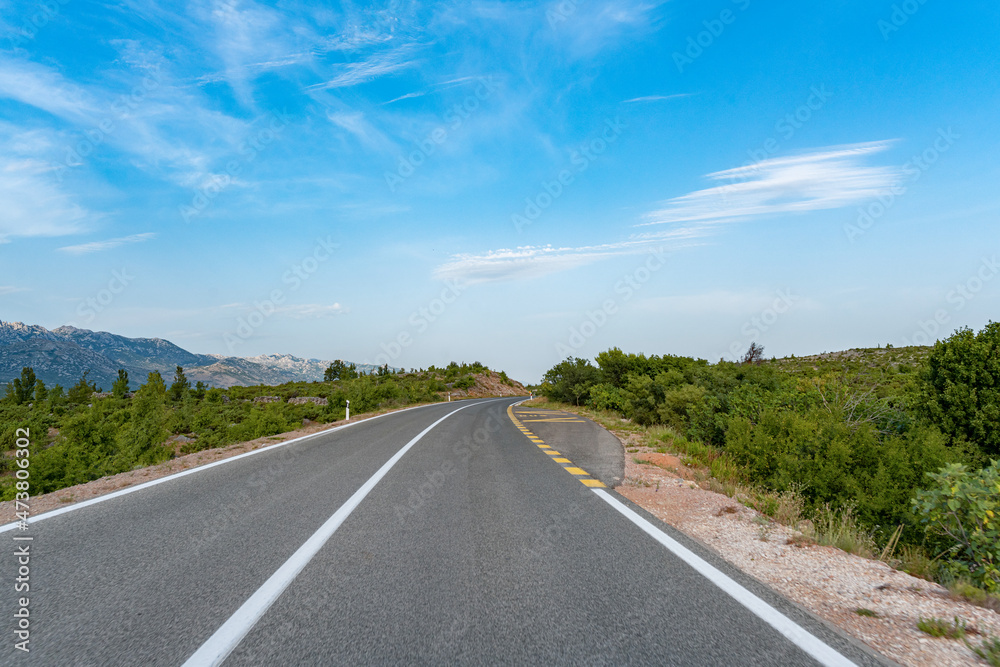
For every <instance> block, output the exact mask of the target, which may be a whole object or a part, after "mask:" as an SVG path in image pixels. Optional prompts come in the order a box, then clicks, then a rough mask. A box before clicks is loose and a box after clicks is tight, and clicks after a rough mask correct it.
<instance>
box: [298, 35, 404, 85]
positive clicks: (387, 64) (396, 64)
mask: <svg viewBox="0 0 1000 667" xmlns="http://www.w3.org/2000/svg"><path fill="white" fill-rule="evenodd" d="M413 52H414V48H413V47H412V46H410V45H404V46H401V47H399V48H397V49H393V50H391V51H387V52H385V53H376V54H372V55H370V56H368V57H367V58H365V59H363V60H358V61H356V62H352V63H347V64H346V65H344V66H342V67H341V71H340V73H339V74H337V75H336V76H334V77H333V78H331V79H329V80H328V81H326V82H324V83H317V84H314V85H312V86H308V87H307V88H306V90H327V89H329V88H347V87H350V86H356V85H358V84H361V83H367V82H369V81H371V80H373V79H377V78H379V77H382V76H386V75H387V74H392V73H394V72H398V71H400V70H403V69H406V68H408V67H413V66H415V65H416V64H417V62H416V61H414V60H413V57H412V56H413Z"/></svg>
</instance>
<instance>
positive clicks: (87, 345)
mask: <svg viewBox="0 0 1000 667" xmlns="http://www.w3.org/2000/svg"><path fill="white" fill-rule="evenodd" d="M345 363H350V362H345ZM329 365H330V361H329V360H322V359H301V358H299V357H293V356H292V355H290V354H263V355H260V356H257V357H225V356H222V355H218V354H194V353H193V352H188V351H187V350H185V349H184V348H181V347H178V346H177V345H174V344H173V343H171V342H170V341H168V340H162V339H160V338H126V337H124V336H118V335H115V334H112V333H107V332H105V331H89V330H87V329H77V328H76V327H70V326H63V327H59V328H58V329H53V330H52V331H49V330H48V329H46V328H45V327H40V326H36V325H29V324H23V323H21V322H4V321H2V320H0V383H4V384H5V383H7V382H10V381H11V380H12V379H14V378H15V377H18V376H19V375H20V374H21V369H22V368H23V367H24V366H31V367H32V368H33V369H34V371H35V375H37V376H38V377H40V378H41V379H42V380H44V381H45V384H47V385H49V386H52V385H54V384H61V385H62V386H63V387H69V386H72V385H74V384H76V382H77V380H79V379H80V376H81V375H83V372H84V371H87V370H89V371H90V375H88V376H87V379H88V380H90V381H92V382H94V383H96V384H97V386H98V387H101V388H103V389H104V390H105V391H108V390H110V389H111V384H112V383H113V382H114V380H115V378H117V377H118V369H119V368H124V369H125V370H126V371H128V377H129V380H130V382H131V384H132V387H133V388H135V387H138V386H139V385H140V384H142V383H143V382H145V381H146V376H148V375H149V373H150V372H152V371H159V372H160V374H161V375H162V376H163V379H164V381H166V383H167V384H168V385H169V384H170V382H171V381H172V379H173V377H174V370H175V368H176V367H177V366H182V367H183V368H184V374H185V375H186V376H187V378H188V380H190V381H191V383H192V384H194V383H195V382H197V381H199V380H201V381H202V382H204V383H205V384H207V385H210V386H213V387H231V386H233V385H255V384H267V385H275V384H282V383H284V382H301V381H305V382H311V381H313V380H322V379H323V371H325V370H326V368H327V366H329ZM357 367H358V370H359V371H364V372H366V373H368V372H371V371H372V370H373V369H374V368H375V366H373V365H371V364H357Z"/></svg>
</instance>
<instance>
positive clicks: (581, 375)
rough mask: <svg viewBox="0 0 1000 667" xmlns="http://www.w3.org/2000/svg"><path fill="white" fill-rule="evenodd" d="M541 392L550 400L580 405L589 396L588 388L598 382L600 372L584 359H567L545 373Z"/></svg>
mask: <svg viewBox="0 0 1000 667" xmlns="http://www.w3.org/2000/svg"><path fill="white" fill-rule="evenodd" d="M543 379H544V381H545V385H547V386H545V387H544V389H543V391H544V392H545V394H546V395H547V396H549V397H550V398H554V399H556V400H557V401H564V402H566V403H575V404H576V405H579V404H580V401H582V400H584V399H586V397H587V396H588V395H589V394H590V388H591V387H593V386H594V385H595V384H597V382H598V381H599V380H600V371H598V370H597V369H596V368H594V367H593V366H592V365H591V364H590V362H589V361H588V360H586V359H575V358H573V357H567V358H566V360H565V361H563V362H560V363H558V364H556V365H555V366H553V367H552V368H550V369H549V370H548V371H546V373H545V376H544V378H543Z"/></svg>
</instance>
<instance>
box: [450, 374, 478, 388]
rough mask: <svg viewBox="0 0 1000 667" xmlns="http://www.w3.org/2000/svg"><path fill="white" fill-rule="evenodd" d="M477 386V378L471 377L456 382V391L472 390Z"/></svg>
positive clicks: (467, 376)
mask: <svg viewBox="0 0 1000 667" xmlns="http://www.w3.org/2000/svg"><path fill="white" fill-rule="evenodd" d="M475 385H476V378H474V377H472V376H471V375H466V376H465V377H462V378H458V379H457V380H455V385H454V386H455V389H472V388H473V387H474V386H475Z"/></svg>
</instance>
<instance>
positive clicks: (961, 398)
mask: <svg viewBox="0 0 1000 667" xmlns="http://www.w3.org/2000/svg"><path fill="white" fill-rule="evenodd" d="M915 407H916V409H917V411H918V413H919V414H920V415H921V416H922V417H923V418H924V419H926V420H927V421H929V422H930V423H931V424H934V425H936V426H937V427H938V428H940V429H941V431H942V432H944V433H945V434H946V435H948V436H949V438H951V439H952V440H953V442H955V443H959V442H966V443H972V444H974V445H975V446H977V447H978V448H979V449H980V450H981V451H982V454H983V455H984V456H986V457H994V456H1000V429H998V428H997V427H996V425H997V423H998V422H1000V322H990V323H989V324H988V325H986V327H984V328H983V330H982V331H980V332H979V333H978V334H974V333H973V332H972V330H971V329H968V328H965V329H959V330H958V331H956V332H955V333H954V335H952V336H951V337H950V338H948V339H947V340H945V341H938V342H937V343H936V344H935V345H934V349H933V350H932V351H931V353H930V355H929V356H928V357H927V365H926V367H925V369H924V370H923V371H922V372H921V373H920V374H919V375H918V379H917V381H916V400H915Z"/></svg>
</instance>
